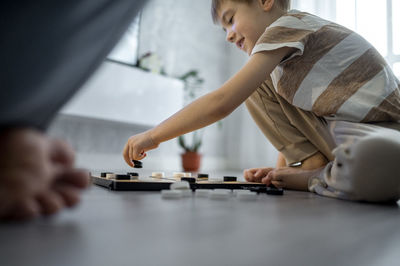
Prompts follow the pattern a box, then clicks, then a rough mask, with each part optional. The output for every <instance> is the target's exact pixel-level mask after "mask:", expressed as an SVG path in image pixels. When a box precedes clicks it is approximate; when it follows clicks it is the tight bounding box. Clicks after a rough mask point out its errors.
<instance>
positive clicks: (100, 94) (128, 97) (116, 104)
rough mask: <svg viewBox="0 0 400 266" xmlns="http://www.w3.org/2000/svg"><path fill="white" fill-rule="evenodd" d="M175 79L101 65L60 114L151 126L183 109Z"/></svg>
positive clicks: (115, 65) (181, 97)
mask: <svg viewBox="0 0 400 266" xmlns="http://www.w3.org/2000/svg"><path fill="white" fill-rule="evenodd" d="M183 87H184V84H183V82H182V81H180V80H178V79H173V78H168V77H165V76H161V75H157V74H153V73H149V72H145V71H142V70H140V69H137V68H133V67H129V66H126V65H123V64H118V63H114V62H108V61H106V62H104V64H103V65H102V66H101V67H100V68H99V70H98V71H97V72H96V73H95V74H94V75H93V77H92V78H91V79H90V80H89V81H88V82H87V83H86V84H85V85H84V87H83V88H82V90H80V91H79V92H78V93H77V94H76V96H75V97H74V98H73V99H72V100H71V101H70V102H69V103H68V104H67V105H66V106H65V107H64V108H63V109H62V110H61V113H62V114H66V115H73V116H82V117H89V118H96V119H104V120H112V121H117V122H124V123H130V124H139V125H144V126H154V125H156V124H158V123H160V122H161V121H163V120H164V119H166V118H168V117H169V116H170V115H172V114H174V113H175V112H176V111H178V110H180V109H181V108H182V107H183Z"/></svg>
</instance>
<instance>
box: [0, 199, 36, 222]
mask: <svg viewBox="0 0 400 266" xmlns="http://www.w3.org/2000/svg"><path fill="white" fill-rule="evenodd" d="M39 214H40V207H39V205H38V203H37V202H36V200H35V199H33V198H24V199H21V200H19V201H16V202H14V203H13V205H12V208H9V209H8V210H7V211H6V212H3V213H1V216H0V219H1V220H5V221H7V220H17V221H23V220H30V219H33V218H35V217H37V216H39Z"/></svg>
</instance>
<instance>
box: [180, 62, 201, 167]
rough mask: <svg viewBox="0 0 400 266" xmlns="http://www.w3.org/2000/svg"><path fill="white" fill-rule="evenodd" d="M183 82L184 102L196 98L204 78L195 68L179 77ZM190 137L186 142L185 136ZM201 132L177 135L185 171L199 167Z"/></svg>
mask: <svg viewBox="0 0 400 266" xmlns="http://www.w3.org/2000/svg"><path fill="white" fill-rule="evenodd" d="M179 79H180V80H182V81H183V82H184V84H185V86H184V91H185V99H184V102H185V104H187V103H189V102H191V101H193V100H194V99H195V98H196V96H197V95H196V92H198V91H199V90H200V89H201V88H202V84H203V82H204V80H203V79H202V78H200V77H199V76H198V71H197V70H191V71H189V72H187V73H185V74H184V75H182V76H181V77H179ZM190 135H191V137H192V141H191V143H188V142H187V140H186V137H190ZM202 137H203V135H202V133H201V132H199V131H195V132H192V133H190V134H186V135H183V136H179V137H178V143H179V146H180V147H182V149H183V150H184V153H182V154H181V158H182V168H183V170H184V171H185V172H197V171H198V170H199V169H200V164H201V154H200V153H199V149H200V147H201V144H202Z"/></svg>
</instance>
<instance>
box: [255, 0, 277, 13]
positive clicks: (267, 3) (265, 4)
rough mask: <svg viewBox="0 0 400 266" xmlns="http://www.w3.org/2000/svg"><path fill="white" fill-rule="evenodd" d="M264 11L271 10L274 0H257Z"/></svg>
mask: <svg viewBox="0 0 400 266" xmlns="http://www.w3.org/2000/svg"><path fill="white" fill-rule="evenodd" d="M259 1H260V2H261V5H262V8H263V10H264V11H271V9H272V7H273V6H274V4H275V0H259Z"/></svg>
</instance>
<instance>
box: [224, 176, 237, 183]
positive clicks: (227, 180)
mask: <svg viewBox="0 0 400 266" xmlns="http://www.w3.org/2000/svg"><path fill="white" fill-rule="evenodd" d="M235 181H237V177H236V176H224V182H235Z"/></svg>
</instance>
